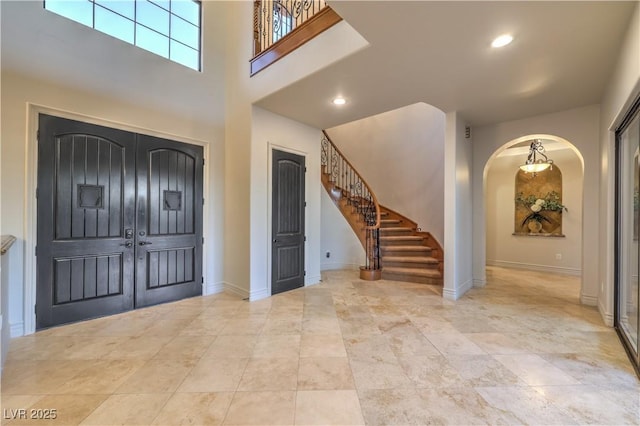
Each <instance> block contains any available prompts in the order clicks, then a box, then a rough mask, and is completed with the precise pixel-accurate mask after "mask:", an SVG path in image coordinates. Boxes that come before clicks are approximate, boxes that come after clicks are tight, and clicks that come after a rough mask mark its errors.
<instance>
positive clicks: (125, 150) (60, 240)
mask: <svg viewBox="0 0 640 426" xmlns="http://www.w3.org/2000/svg"><path fill="white" fill-rule="evenodd" d="M39 126H40V127H39V143H38V194H39V195H38V243H37V256H38V257H37V265H38V266H37V296H36V297H37V303H36V328H38V329H41V328H44V327H50V326H53V325H58V324H63V323H67V322H72V321H78V320H82V319H88V318H93V317H98V316H104V315H109V314H113V313H118V312H123V311H127V310H130V309H133V308H135V307H142V306H148V305H151V304H156V303H161V302H166V301H171V300H178V299H181V298H184V297H189V296H195V295H199V294H202V171H203V161H202V158H203V156H202V153H203V149H202V147H196V146H191V145H188V144H183V143H179V142H174V141H170V140H165V139H160V138H154V137H150V136H144V135H138V134H135V133H131V132H125V131H121V130H116V129H110V128H106V127H102V126H96V125H92V124H87V123H81V122H78V121H74V120H67V119H62V118H57V117H51V116H46V115H40V119H39Z"/></svg>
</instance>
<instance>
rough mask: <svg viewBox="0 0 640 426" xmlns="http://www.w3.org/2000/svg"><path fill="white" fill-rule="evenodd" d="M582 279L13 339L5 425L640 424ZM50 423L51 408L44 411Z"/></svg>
mask: <svg viewBox="0 0 640 426" xmlns="http://www.w3.org/2000/svg"><path fill="white" fill-rule="evenodd" d="M577 300H578V280H577V279H576V278H572V277H563V276H552V275H547V274H542V273H531V272H527V273H524V272H521V271H514V270H507V269H500V268H489V270H488V285H487V287H486V288H484V289H473V290H472V291H470V292H469V293H468V294H467V295H466V296H464V297H463V298H462V299H461V300H458V301H457V302H451V301H447V300H443V299H442V298H441V297H440V295H439V291H438V289H437V288H433V287H429V286H423V285H419V284H406V283H396V282H389V281H379V282H373V283H372V282H363V281H360V280H358V278H357V275H356V273H355V272H353V271H335V272H327V273H325V274H323V282H322V283H321V284H319V285H316V286H311V287H308V288H305V289H299V290H295V291H292V292H289V293H286V294H281V295H277V296H275V297H272V298H269V299H266V300H262V301H259V302H254V303H249V302H247V301H243V300H241V299H240V298H239V297H237V296H235V295H230V294H220V295H215V296H208V297H200V298H194V299H189V300H184V301H181V302H177V303H172V304H167V305H162V306H156V307H152V308H148V309H143V310H138V311H134V312H129V313H125V314H121V315H117V316H114V317H110V318H103V319H97V320H93V321H87V322H83V323H79V324H74V325H68V326H63V327H58V328H55V329H51V330H47V331H44V332H39V333H36V334H35V335H31V336H27V337H23V338H19V339H15V340H13V341H12V344H11V348H10V354H9V359H8V361H7V363H6V365H5V369H4V373H3V377H2V408H3V410H2V412H3V417H9V418H11V417H12V416H14V415H15V413H16V411H15V410H17V409H22V408H24V409H26V410H27V411H26V415H27V417H29V416H30V415H31V414H32V412H31V411H30V409H36V410H37V409H44V410H46V409H55V410H56V416H57V418H56V419H55V420H54V421H45V420H35V419H32V420H19V419H17V420H10V419H6V418H5V419H3V424H38V425H44V424H49V423H54V424H67V425H70V424H83V425H116V424H122V425H137V424H158V425H174V424H175V425H177V424H200V425H216V424H225V425H240V424H245V425H249V424H253V425H268V424H278V425H285V424H304V425H319V424H337V425H351V424H369V425H378V424H380V425H383V424H384V425H391V424H395V425H410V424H414V425H422V424H458V425H463V424H464V425H466V424H563V425H564V424H607V425H610V424H638V423H640V408H639V406H640V401H639V399H640V384H639V382H638V379H637V378H636V376H635V374H634V372H633V369H632V368H631V366H630V364H629V361H628V360H627V357H626V355H625V353H624V350H623V348H622V346H621V345H620V343H619V341H618V338H617V336H616V334H615V333H614V331H613V330H612V329H610V328H607V327H605V326H604V325H603V324H602V321H601V319H600V316H599V314H598V312H597V311H596V310H595V309H594V308H591V307H585V306H581V305H579V304H578V301H577ZM33 413H35V414H43V413H45V412H44V411H34V412H33Z"/></svg>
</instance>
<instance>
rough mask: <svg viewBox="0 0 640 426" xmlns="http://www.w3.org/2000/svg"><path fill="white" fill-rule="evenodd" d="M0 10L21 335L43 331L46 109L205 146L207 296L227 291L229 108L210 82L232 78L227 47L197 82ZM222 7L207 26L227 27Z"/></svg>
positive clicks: (213, 52)
mask: <svg viewBox="0 0 640 426" xmlns="http://www.w3.org/2000/svg"><path fill="white" fill-rule="evenodd" d="M1 7H2V27H1V31H2V34H1V35H2V74H1V80H0V84H1V87H2V98H1V115H0V120H1V122H2V127H1V130H0V138H1V143H2V146H1V158H2V163H1V165H0V166H1V181H2V198H3V200H4V202H3V204H2V210H1V216H2V229H1V231H2V233H3V234H5V233H7V234H13V235H16V236H17V237H18V241H17V243H16V246H15V247H14V248H13V251H14V254H15V255H14V256H12V259H13V260H12V265H11V267H10V272H11V275H10V277H9V281H10V282H9V301H10V309H9V310H10V311H9V313H8V314H9V319H10V326H11V331H12V334H13V335H14V336H15V335H21V334H23V333H24V332H27V333H28V332H32V331H33V328H34V323H33V319H34V318H33V314H32V313H33V304H34V303H35V294H34V290H35V273H34V270H33V265H34V263H35V257H34V246H35V238H36V235H35V223H36V218H35V205H36V204H35V178H36V176H37V171H36V169H35V159H36V151H37V150H36V148H37V147H36V142H35V136H34V132H35V129H36V127H37V118H36V117H37V116H36V115H35V111H36V108H37V107H42V108H45V109H46V111H47V112H49V113H51V114H57V115H63V116H68V117H74V118H76V119H82V120H85V121H89V122H94V123H99V124H104V125H108V126H112V127H117V128H123V129H126V130H133V131H138V132H140V133H148V134H153V135H159V136H164V137H168V138H173V139H177V140H182V141H185V142H191V143H196V144H202V145H204V146H205V156H206V159H207V165H206V167H205V173H206V175H205V197H206V199H207V203H206V205H205V218H204V232H205V238H206V244H205V251H206V258H205V259H204V271H203V272H204V275H205V280H206V281H205V289H204V290H205V292H210V291H216V290H218V289H220V288H221V287H222V281H223V277H224V253H223V239H224V210H223V205H224V204H223V203H224V186H223V182H224V155H225V154H224V151H225V150H224V128H223V123H224V119H225V117H224V115H223V110H222V108H221V107H222V100H220V101H218V100H217V99H218V97H221V95H222V93H220V92H219V91H221V90H222V89H223V88H224V86H223V85H222V84H221V83H220V84H213V83H211V82H214V81H216V79H218V78H219V77H220V76H221V75H222V70H223V69H224V68H223V65H224V64H223V63H222V62H220V63H218V62H216V61H217V60H219V59H220V57H219V54H218V53H219V51H218V50H217V49H218V46H216V45H215V44H213V43H207V44H205V49H210V50H209V51H208V52H209V54H205V55H204V56H205V58H209V59H207V60H205V63H204V69H205V71H204V72H203V73H197V72H195V71H193V70H191V69H188V68H185V67H182V66H180V65H178V64H174V63H171V62H169V61H167V60H165V59H163V58H160V57H156V56H155V55H152V54H150V53H148V52H146V51H143V50H141V49H138V48H135V47H133V46H130V45H128V44H126V43H123V42H121V41H119V40H116V39H114V38H112V37H109V36H107V35H104V34H101V33H99V32H97V31H95V30H92V29H90V28H88V27H84V26H82V25H80V24H77V23H75V22H72V21H69V20H68V19H65V18H62V17H59V16H57V15H55V14H52V13H50V12H48V11H45V10H44V9H43V8H42V4H41V3H40V2H2V3H1ZM216 7H217V5H215V4H211V5H209V4H207V5H205V7H204V9H203V20H205V21H206V22H213V21H214V20H215V19H219V18H216V16H217V13H216V10H215V9H216ZM206 27H208V28H209V30H207V31H210V32H205V36H210V37H212V38H216V37H217V33H216V32H217V31H220V29H219V26H217V25H207V26H206ZM34 28H37V31H34V30H33V29H34ZM206 38H208V37H206ZM196 88H198V90H196ZM201 105H208V106H209V107H210V108H209V109H208V110H207V109H205V108H202V107H201ZM207 111H208V112H207ZM7 200H10V202H7ZM3 314H4V313H3Z"/></svg>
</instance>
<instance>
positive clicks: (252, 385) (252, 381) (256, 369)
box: [238, 358, 298, 391]
mask: <svg viewBox="0 0 640 426" xmlns="http://www.w3.org/2000/svg"><path fill="white" fill-rule="evenodd" d="M297 386H298V358H251V359H249V362H248V364H247V367H246V368H245V370H244V373H243V375H242V379H241V380H240V384H239V386H238V390H239V391H267V390H280V391H284V390H296V388H297Z"/></svg>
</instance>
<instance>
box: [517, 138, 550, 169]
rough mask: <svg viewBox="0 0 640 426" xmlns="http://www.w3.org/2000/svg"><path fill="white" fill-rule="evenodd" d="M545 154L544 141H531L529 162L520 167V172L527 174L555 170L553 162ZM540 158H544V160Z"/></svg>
mask: <svg viewBox="0 0 640 426" xmlns="http://www.w3.org/2000/svg"><path fill="white" fill-rule="evenodd" d="M544 152H545V149H544V147H543V146H542V141H541V140H540V139H535V140H533V141H531V146H530V147H529V155H528V156H527V161H525V163H524V164H523V165H522V166H520V170H522V171H524V172H526V173H538V172H541V171H543V170H546V169H548V168H549V167H551V170H553V160H551V159H550V158H548V157H547V156H546V155H545V153H544ZM540 157H544V160H543V159H542V158H540Z"/></svg>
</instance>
